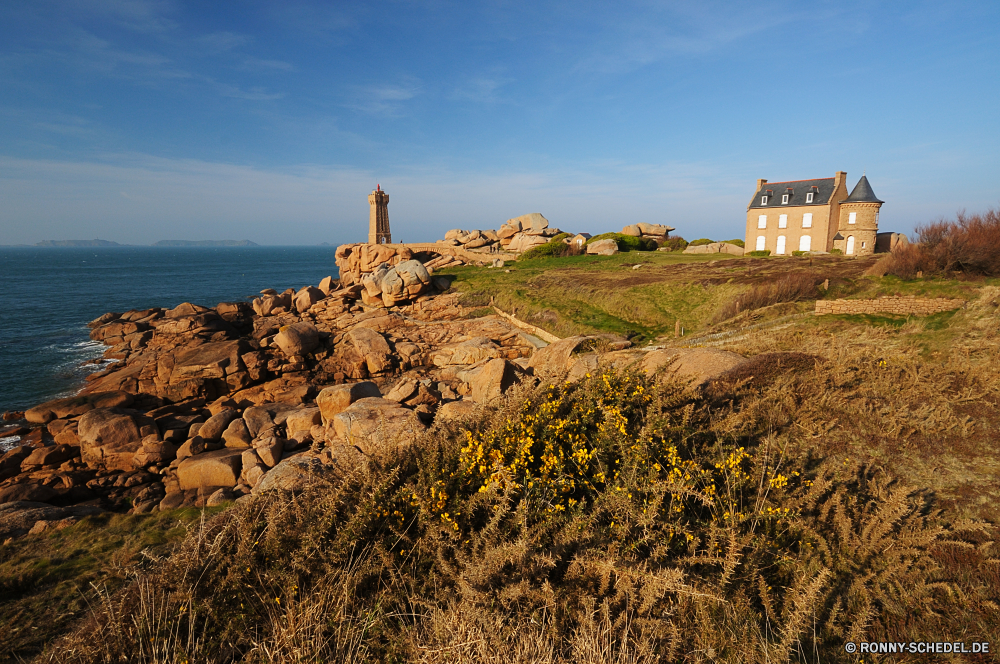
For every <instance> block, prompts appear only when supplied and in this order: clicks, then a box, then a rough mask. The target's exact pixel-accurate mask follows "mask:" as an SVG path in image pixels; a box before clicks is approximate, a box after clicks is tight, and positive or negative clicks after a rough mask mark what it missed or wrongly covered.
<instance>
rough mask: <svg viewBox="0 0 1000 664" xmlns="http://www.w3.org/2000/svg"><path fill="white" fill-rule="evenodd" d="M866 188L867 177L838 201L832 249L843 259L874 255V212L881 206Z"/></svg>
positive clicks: (873, 194) (876, 216) (876, 227)
mask: <svg viewBox="0 0 1000 664" xmlns="http://www.w3.org/2000/svg"><path fill="white" fill-rule="evenodd" d="M884 202H885V201H880V200H879V199H878V198H877V197H876V196H875V192H874V191H872V186H871V185H870V184H868V177H867V176H865V175H862V176H861V179H860V180H858V183H857V184H856V185H855V186H854V190H853V191H852V192H851V195H850V196H848V197H847V198H846V199H844V200H842V201H840V225H839V228H838V229H837V234H836V235H835V236H834V238H833V246H834V248H835V249H840V250H841V251H843V252H844V255H845V256H868V255H871V254H873V253H875V236H876V235H877V234H878V211H879V208H880V207H882V203H884Z"/></svg>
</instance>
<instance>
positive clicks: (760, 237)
mask: <svg viewBox="0 0 1000 664" xmlns="http://www.w3.org/2000/svg"><path fill="white" fill-rule="evenodd" d="M757 251H764V236H763V235H758V236H757Z"/></svg>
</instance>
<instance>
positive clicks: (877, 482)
mask: <svg viewBox="0 0 1000 664" xmlns="http://www.w3.org/2000/svg"><path fill="white" fill-rule="evenodd" d="M984 329H985V328H984ZM838 351H839V354H838ZM817 355H819V354H817ZM822 357H826V358H828V359H827V361H826V362H824V361H823V359H822ZM791 359H792V360H794V361H791V362H790V364H789V366H791V367H792V368H793V369H794V371H791V372H784V373H777V374H768V375H766V376H763V377H762V378H761V379H760V380H756V381H755V380H748V377H747V376H743V377H741V379H739V380H737V381H736V382H735V383H733V384H730V386H729V388H727V389H721V388H719V389H716V390H715V391H714V392H713V393H712V394H711V395H710V396H708V397H700V396H698V395H695V394H692V393H690V392H687V391H685V390H684V388H683V387H682V386H680V385H677V384H673V383H669V382H668V383H662V384H660V385H659V386H657V385H655V384H654V383H652V382H651V381H650V380H649V379H648V378H645V377H643V376H640V375H634V374H627V373H626V374H619V373H615V372H610V371H608V372H603V373H602V374H601V375H599V376H594V377H593V378H591V379H590V380H587V381H583V382H581V383H580V384H575V385H568V384H567V385H565V386H563V385H561V384H557V383H553V384H552V385H551V386H549V385H546V384H543V385H542V386H541V387H540V388H538V389H537V390H535V391H531V390H527V391H522V392H520V393H517V394H514V395H512V396H511V397H510V399H509V400H508V402H507V403H506V404H505V405H502V406H501V407H499V409H496V410H493V411H488V412H484V413H483V418H482V419H480V420H479V421H476V422H471V423H469V427H468V429H462V428H461V427H459V426H457V425H452V426H451V427H450V428H438V429H435V430H433V431H432V432H431V433H430V434H429V435H428V437H427V438H426V439H425V440H423V441H421V443H420V445H418V447H417V451H416V453H415V454H414V455H412V456H410V457H407V458H406V459H403V460H402V461H399V460H396V461H394V462H391V461H390V460H381V461H379V460H378V459H375V460H373V463H372V464H371V467H370V468H368V469H359V470H358V472H356V473H354V474H353V475H351V476H349V477H347V478H346V479H345V480H344V481H343V482H342V483H339V484H335V485H326V484H317V485H315V486H313V487H311V488H309V489H307V490H306V491H305V492H304V493H301V494H299V495H298V496H295V497H292V496H288V495H280V494H272V495H270V496H266V497H262V498H259V499H257V500H256V501H254V502H252V503H249V504H241V505H237V506H235V507H233V508H232V509H230V510H229V511H227V512H225V513H224V514H222V515H220V516H218V517H216V518H215V519H213V520H212V521H209V522H207V523H206V524H204V526H203V527H202V528H201V529H199V531H198V532H197V533H195V534H193V535H192V536H191V537H190V538H189V539H188V541H187V542H185V544H184V546H183V547H182V548H181V549H180V550H179V551H178V552H177V553H176V554H175V555H174V556H172V557H171V558H170V559H168V560H166V561H164V562H163V563H162V564H161V565H159V566H158V567H157V569H155V570H153V571H151V572H149V573H147V574H146V575H143V576H140V577H138V578H137V580H136V582H135V583H133V584H132V585H131V586H129V588H127V589H126V590H124V591H122V592H119V593H116V594H115V595H113V596H108V598H107V601H105V602H104V603H102V604H101V605H100V606H98V607H96V610H95V613H94V614H93V616H92V618H91V620H90V621H89V622H87V623H85V624H83V625H81V626H80V628H79V629H78V630H77V631H76V632H75V633H74V634H72V635H70V636H69V637H68V638H67V639H65V640H64V641H62V642H60V643H57V644H53V646H52V648H51V649H50V651H49V652H48V653H47V655H46V661H61V662H116V661H130V662H133V661H134V662H156V663H159V662H175V661H176V662H180V661H205V662H264V661H276V662H293V661H294V662H319V661H399V662H403V661H410V662H473V661H475V662H500V661H504V662H512V663H519V662H542V663H546V662H553V663H555V662H560V663H561V662H585V663H594V664H597V663H601V664H605V663H612V662H614V663H622V664H624V663H626V662H629V663H631V662H635V663H638V662H653V661H677V662H708V661H724V662H762V663H763V662H776V661H797V662H817V661H824V662H836V661H850V660H849V659H848V658H847V657H846V655H845V654H844V651H843V648H842V644H843V643H844V642H845V641H847V640H855V641H856V640H858V639H860V638H866V639H869V640H879V639H888V638H890V637H892V638H894V639H896V640H920V639H926V638H928V635H941V636H942V638H945V637H950V635H953V634H954V635H958V634H962V635H968V636H967V637H966V638H969V639H971V638H973V636H975V637H976V638H980V637H981V638H980V640H991V641H993V642H996V640H997V638H998V636H1000V631H998V619H997V615H998V614H997V612H996V611H995V606H996V604H995V602H996V598H995V588H996V587H1000V586H996V585H990V584H992V583H993V582H994V581H997V580H998V579H997V564H996V563H997V557H998V553H1000V552H998V551H997V546H996V543H995V540H996V536H997V533H996V532H995V529H994V527H993V526H992V525H991V524H989V523H987V522H983V521H977V520H972V519H951V520H949V519H948V518H946V517H945V516H944V515H943V514H942V513H940V511H939V509H938V507H937V506H936V505H935V498H934V496H933V495H932V494H929V493H927V492H925V491H920V490H916V489H914V488H912V486H910V485H908V484H907V483H905V482H902V481H900V479H899V477H898V474H897V473H894V472H892V471H891V470H890V469H889V468H886V467H880V466H879V464H878V463H875V462H873V461H870V460H862V461H857V460H849V459H848V458H847V457H848V454H846V453H841V454H838V453H829V452H830V450H827V449H826V447H827V446H828V447H830V448H837V446H838V445H844V444H847V443H850V442H851V440H852V436H853V435H855V433H856V432H859V431H868V434H869V437H868V438H865V439H864V440H863V441H860V442H861V444H865V445H869V446H871V445H877V444H878V441H880V440H881V441H883V442H884V439H888V438H889V437H891V436H898V435H899V431H900V430H901V429H900V427H901V426H903V424H904V423H908V424H909V425H910V426H913V425H914V424H917V423H919V424H920V426H921V427H923V429H922V434H921V435H937V434H939V433H941V432H942V431H952V432H953V433H957V434H958V435H971V434H970V433H968V431H971V430H970V429H968V426H969V425H968V424H967V423H966V424H965V425H964V426H966V427H967V428H966V429H962V426H963V424H962V423H963V420H962V418H961V415H960V413H959V412H958V411H957V410H952V408H958V407H959V406H960V405H961V404H960V403H953V404H950V405H949V406H946V407H943V410H942V409H939V410H940V411H941V412H939V413H937V412H935V413H928V412H905V411H903V410H902V409H898V408H897V409H898V410H899V411H900V412H899V413H898V414H897V415H895V417H894V418H892V417H890V418H885V421H884V422H883V421H882V418H876V417H873V416H872V415H871V412H870V409H871V407H872V403H873V401H878V400H879V399H885V398H894V399H898V400H902V399H904V398H905V397H904V395H903V394H902V393H903V392H905V391H913V390H918V391H919V394H920V395H923V396H932V395H936V396H938V397H941V396H944V397H949V398H950V401H951V402H954V401H955V399H954V397H953V395H955V394H965V393H966V392H962V391H961V390H964V389H966V388H971V389H972V390H973V392H972V394H976V395H978V394H980V392H978V391H976V390H981V389H982V388H983V387H986V386H987V383H984V382H981V381H985V380H986V376H985V374H978V373H977V374H975V375H973V376H972V377H971V378H970V379H969V380H970V381H971V382H969V383H968V384H967V385H965V386H964V387H956V384H955V382H954V381H953V380H951V381H949V380H944V379H941V380H920V379H918V378H917V376H913V377H912V379H911V381H910V382H906V381H905V380H903V378H904V377H905V376H907V375H909V374H908V367H909V365H902V366H901V365H898V364H897V365H894V367H896V368H895V369H894V373H893V374H892V375H891V376H890V375H889V374H888V373H887V372H886V369H885V368H884V367H883V366H881V365H880V364H879V363H878V362H877V361H876V362H874V363H873V362H871V361H869V360H870V358H868V357H867V356H866V354H865V353H864V352H863V351H861V350H859V348H858V347H855V346H852V345H847V346H845V347H837V346H836V345H831V346H829V347H825V348H824V353H823V354H822V355H821V359H818V360H817V359H816V358H815V357H810V358H808V362H806V361H805V359H803V358H801V357H799V356H796V357H795V358H791ZM810 363H811V367H810V366H809V364H810ZM970 366H971V365H970ZM918 373H919V370H918ZM994 384H995V383H989V385H994ZM820 390H822V393H821V392H820ZM956 390H959V391H958V392H956ZM818 397H822V398H818ZM814 398H816V399H815V401H816V402H815V403H812V401H813V400H814ZM914 398H916V397H914ZM977 398H978V397H977ZM823 399H825V400H823ZM946 401H947V400H946ZM901 403H902V401H900V402H898V403H897V404H896V405H897V407H898V405H899V404H901ZM890 405H891V404H890ZM829 411H832V412H833V413H834V416H833V418H832V419H831V418H830V417H827V418H826V420H825V421H824V420H823V419H822V418H821V417H820V414H821V413H823V412H829ZM841 418H844V419H841ZM831 421H832V424H831ZM956 423H957V424H956ZM876 427H879V428H876ZM956 427H957V428H956ZM963 432H966V433H963ZM871 436H876V438H872V437H871ZM824 456H825V457H826V458H822V457H824ZM850 457H851V458H854V455H853V454H850ZM154 589H155V590H154ZM956 638H957V637H956ZM899 661H909V660H907V659H906V658H905V657H904V658H901V659H900V660H899Z"/></svg>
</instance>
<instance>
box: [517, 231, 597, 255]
mask: <svg viewBox="0 0 1000 664" xmlns="http://www.w3.org/2000/svg"><path fill="white" fill-rule="evenodd" d="M568 237H573V236H572V235H570V234H569V233H560V234H559V235H556V236H555V237H553V238H552V239H551V240H549V241H548V242H546V243H545V244H540V245H538V246H537V247H532V248H531V249H528V250H527V251H526V252H524V253H523V254H521V255H520V256H519V257H518V259H519V260H530V259H532V258H557V257H560V256H579V255H580V254H582V253H583V251H584V250H583V247H581V246H580V245H578V244H573V243H572V242H570V243H566V242H564V241H563V240H564V239H565V238H568Z"/></svg>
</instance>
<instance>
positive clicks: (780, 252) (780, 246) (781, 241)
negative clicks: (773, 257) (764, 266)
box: [775, 235, 785, 256]
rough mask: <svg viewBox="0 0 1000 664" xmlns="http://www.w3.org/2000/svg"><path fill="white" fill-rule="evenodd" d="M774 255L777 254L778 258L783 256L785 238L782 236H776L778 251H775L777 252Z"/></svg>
mask: <svg viewBox="0 0 1000 664" xmlns="http://www.w3.org/2000/svg"><path fill="white" fill-rule="evenodd" d="M775 253H776V254H778V255H779V256H783V255H784V254H785V236H784V235H779V236H778V249H777V251H775Z"/></svg>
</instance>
